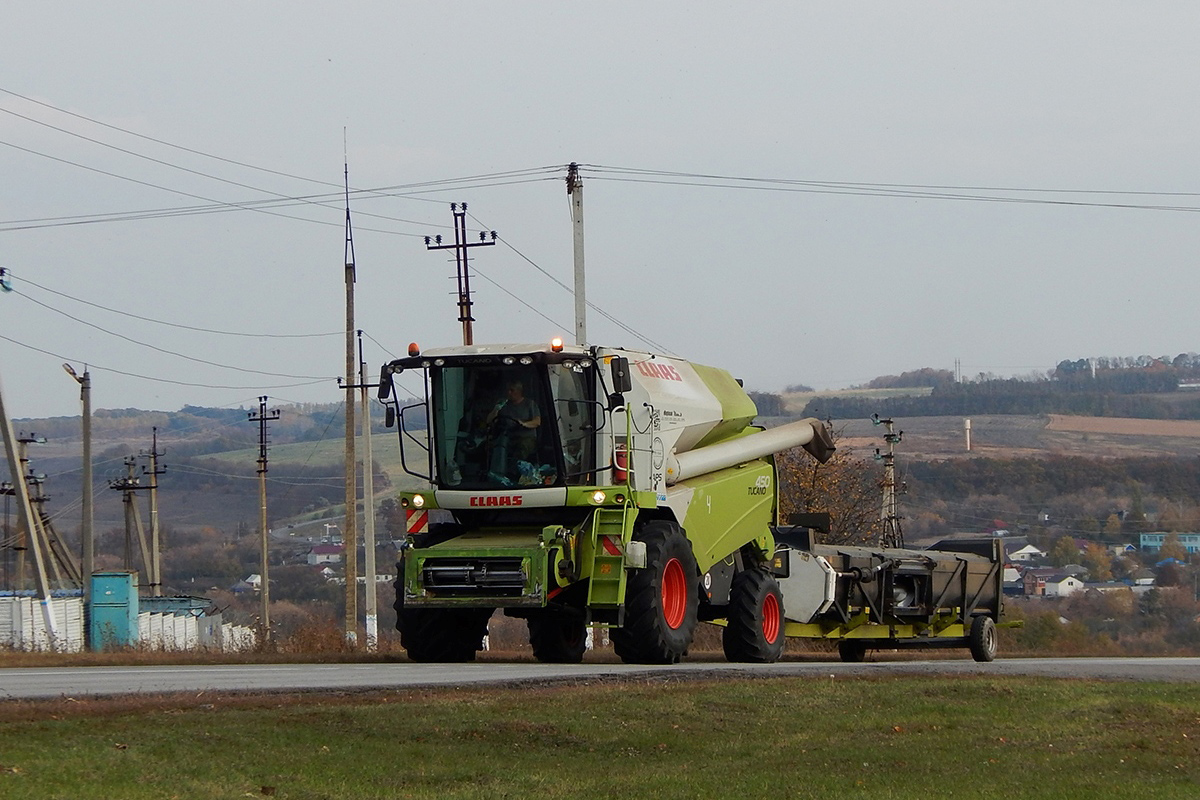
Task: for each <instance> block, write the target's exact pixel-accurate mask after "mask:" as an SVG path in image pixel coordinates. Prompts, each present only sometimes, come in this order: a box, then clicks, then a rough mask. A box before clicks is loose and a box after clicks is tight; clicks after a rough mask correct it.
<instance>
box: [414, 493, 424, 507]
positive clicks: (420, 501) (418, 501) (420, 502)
mask: <svg viewBox="0 0 1200 800" xmlns="http://www.w3.org/2000/svg"><path fill="white" fill-rule="evenodd" d="M412 504H413V508H424V507H425V497H424V496H423V495H419V494H414V495H413V499H412Z"/></svg>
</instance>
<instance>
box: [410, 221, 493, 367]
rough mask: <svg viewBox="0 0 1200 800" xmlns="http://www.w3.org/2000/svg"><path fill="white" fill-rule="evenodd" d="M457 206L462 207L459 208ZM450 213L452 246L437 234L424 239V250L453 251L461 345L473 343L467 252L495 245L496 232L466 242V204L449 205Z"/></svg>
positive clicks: (472, 318) (471, 303) (473, 333)
mask: <svg viewBox="0 0 1200 800" xmlns="http://www.w3.org/2000/svg"><path fill="white" fill-rule="evenodd" d="M459 206H462V207H461V208H459ZM450 213H451V214H453V215H454V244H442V237H441V235H440V234H439V235H438V236H434V237H432V238H431V237H429V236H426V237H425V249H427V250H453V251H454V261H455V264H456V266H457V274H458V321H459V322H461V323H462V326H463V329H462V335H463V344H474V343H475V331H474V329H473V328H472V323H474V322H475V318H474V317H473V316H471V306H472V305H474V301H473V300H471V265H470V259H469V258H468V252H467V250H468V249H469V248H471V247H487V246H488V245H494V244H495V243H496V239H497V236H496V232H495V231H492V232H491V235H492V238H491V240H490V241H489V240H488V235H487V234H486V233H484V232H483V231H480V232H479V241H478V242H468V241H467V204H466V203H451V204H450Z"/></svg>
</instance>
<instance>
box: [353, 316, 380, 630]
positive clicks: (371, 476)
mask: <svg viewBox="0 0 1200 800" xmlns="http://www.w3.org/2000/svg"><path fill="white" fill-rule="evenodd" d="M358 388H359V389H360V390H361V392H362V395H361V398H362V437H363V525H364V530H363V557H364V559H365V561H366V564H365V565H364V567H363V572H365V573H366V576H367V581H366V583H367V585H366V606H367V607H366V609H365V611H366V618H367V619H366V622H367V650H369V651H371V652H374V651H375V648H376V647H377V646H378V644H379V592H378V591H376V586H375V465H374V463H373V461H374V459H373V457H372V455H371V398H370V397H369V395H368V394H367V389H368V388H369V386H368V384H367V362H366V360H365V359H363V350H362V331H359V332H358Z"/></svg>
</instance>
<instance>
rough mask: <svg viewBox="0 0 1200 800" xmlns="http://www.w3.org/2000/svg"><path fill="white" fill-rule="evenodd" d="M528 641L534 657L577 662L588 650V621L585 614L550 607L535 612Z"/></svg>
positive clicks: (556, 661) (531, 618) (550, 660)
mask: <svg viewBox="0 0 1200 800" xmlns="http://www.w3.org/2000/svg"><path fill="white" fill-rule="evenodd" d="M527 622H528V624H529V644H530V646H532V647H533V657H534V658H536V659H537V660H538V661H541V662H544V663H547V664H578V663H579V662H581V661H583V654H584V652H586V651H587V624H586V620H585V619H584V616H583V615H582V614H572V613H570V612H567V611H558V610H551V609H547V610H545V611H542V612H541V613H538V614H533V615H531V616H530V617H529V619H528V620H527Z"/></svg>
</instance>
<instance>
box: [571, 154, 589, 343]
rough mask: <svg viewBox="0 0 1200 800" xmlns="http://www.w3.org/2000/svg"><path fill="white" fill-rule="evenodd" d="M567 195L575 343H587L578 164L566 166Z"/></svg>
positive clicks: (581, 191) (572, 163)
mask: <svg viewBox="0 0 1200 800" xmlns="http://www.w3.org/2000/svg"><path fill="white" fill-rule="evenodd" d="M567 195H568V196H569V197H570V198H571V230H572V233H573V237H572V238H573V241H574V246H575V344H577V345H579V346H580V347H583V346H585V345H586V344H587V290H586V288H585V286H584V272H583V180H582V179H581V178H580V177H579V165H578V164H576V163H575V162H574V161H572V162H571V164H570V166H568V167H567Z"/></svg>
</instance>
